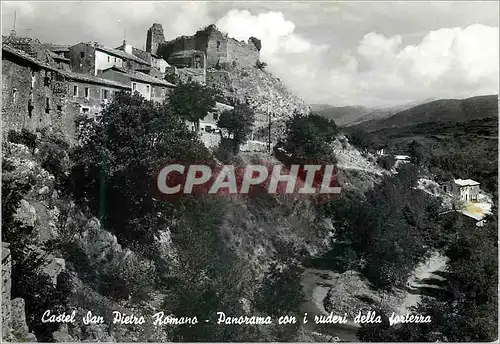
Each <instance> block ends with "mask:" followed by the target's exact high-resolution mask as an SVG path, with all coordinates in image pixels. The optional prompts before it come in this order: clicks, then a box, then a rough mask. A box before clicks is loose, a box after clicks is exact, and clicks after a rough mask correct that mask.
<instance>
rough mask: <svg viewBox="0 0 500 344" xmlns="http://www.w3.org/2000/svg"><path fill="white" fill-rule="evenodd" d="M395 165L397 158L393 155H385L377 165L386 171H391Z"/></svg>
mask: <svg viewBox="0 0 500 344" xmlns="http://www.w3.org/2000/svg"><path fill="white" fill-rule="evenodd" d="M395 163H396V158H395V157H394V156H392V155H384V156H381V157H379V158H378V159H377V164H378V165H379V166H380V167H382V168H384V169H386V170H391V169H392V168H393V167H394V164H395Z"/></svg>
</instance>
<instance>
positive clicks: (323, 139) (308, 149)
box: [283, 113, 338, 164]
mask: <svg viewBox="0 0 500 344" xmlns="http://www.w3.org/2000/svg"><path fill="white" fill-rule="evenodd" d="M286 130H287V132H286V137H285V141H284V145H283V148H284V149H285V151H286V152H288V153H289V154H291V160H292V161H293V162H294V163H308V162H309V163H313V162H315V163H330V164H331V163H335V162H336V159H335V156H334V154H333V151H332V149H331V147H330V144H331V143H332V142H333V141H335V136H336V135H337V133H338V129H337V125H336V124H335V122H334V121H333V120H329V119H326V118H324V117H322V116H319V115H316V114H309V115H303V114H299V113H296V114H295V115H294V116H293V117H291V118H290V119H289V120H288V121H287V123H286Z"/></svg>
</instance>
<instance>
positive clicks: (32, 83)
mask: <svg viewBox="0 0 500 344" xmlns="http://www.w3.org/2000/svg"><path fill="white" fill-rule="evenodd" d="M35 80H36V74H35V71H34V70H31V88H35Z"/></svg>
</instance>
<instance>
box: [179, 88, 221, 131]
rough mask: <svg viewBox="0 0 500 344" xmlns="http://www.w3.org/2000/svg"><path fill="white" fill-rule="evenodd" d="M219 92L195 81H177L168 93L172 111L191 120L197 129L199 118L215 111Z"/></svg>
mask: <svg viewBox="0 0 500 344" xmlns="http://www.w3.org/2000/svg"><path fill="white" fill-rule="evenodd" d="M219 97H220V92H219V91H218V90H217V89H215V88H213V87H210V86H206V85H202V84H200V83H198V82H195V81H190V82H186V83H179V84H178V85H177V87H176V88H175V90H174V92H172V94H170V95H169V101H170V107H171V109H172V113H173V114H175V115H177V116H179V117H181V118H183V119H185V120H187V121H189V122H192V123H193V124H194V126H195V128H196V131H198V129H199V127H200V120H201V119H203V118H205V117H206V116H207V115H208V113H209V112H213V111H215V105H216V100H217V99H219Z"/></svg>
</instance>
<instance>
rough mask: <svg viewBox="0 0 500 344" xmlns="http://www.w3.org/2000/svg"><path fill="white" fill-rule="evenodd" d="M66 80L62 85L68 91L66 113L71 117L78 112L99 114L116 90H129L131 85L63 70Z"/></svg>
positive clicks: (91, 114) (64, 90) (65, 98)
mask: <svg viewBox="0 0 500 344" xmlns="http://www.w3.org/2000/svg"><path fill="white" fill-rule="evenodd" d="M61 75H62V76H63V78H64V80H63V82H61V84H60V86H61V89H62V92H63V93H64V92H65V93H66V94H65V96H64V100H65V105H66V108H65V113H67V114H68V115H70V116H69V118H70V119H73V118H74V117H76V115H78V114H86V115H88V116H90V117H92V116H96V115H98V114H99V113H100V112H101V110H102V108H103V107H104V106H105V105H106V104H107V103H108V102H110V101H111V100H112V99H113V96H114V94H115V93H116V92H120V91H129V90H130V86H129V85H128V84H123V83H120V82H116V81H113V80H107V79H103V78H99V77H95V76H93V75H85V74H78V73H74V72H61Z"/></svg>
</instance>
